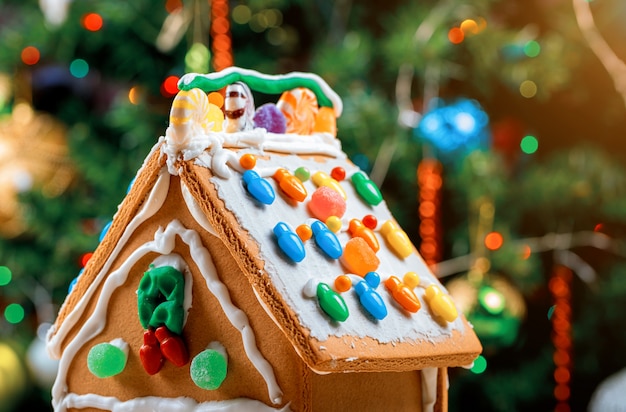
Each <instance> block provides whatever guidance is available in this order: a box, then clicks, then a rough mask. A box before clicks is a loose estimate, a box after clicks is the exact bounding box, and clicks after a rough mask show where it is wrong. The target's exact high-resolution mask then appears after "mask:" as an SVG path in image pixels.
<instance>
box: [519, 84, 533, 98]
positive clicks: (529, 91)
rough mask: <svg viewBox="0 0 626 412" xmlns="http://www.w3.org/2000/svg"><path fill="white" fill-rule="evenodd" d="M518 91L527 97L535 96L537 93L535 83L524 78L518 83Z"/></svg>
mask: <svg viewBox="0 0 626 412" xmlns="http://www.w3.org/2000/svg"><path fill="white" fill-rule="evenodd" d="M519 92H520V94H521V95H522V96H524V97H525V98H527V99H530V98H532V97H535V95H536V94H537V84H536V83H535V82H534V81H532V80H524V81H523V82H522V83H521V84H520V85H519Z"/></svg>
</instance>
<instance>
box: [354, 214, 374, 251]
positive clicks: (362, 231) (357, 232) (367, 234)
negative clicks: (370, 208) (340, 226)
mask: <svg viewBox="0 0 626 412" xmlns="http://www.w3.org/2000/svg"><path fill="white" fill-rule="evenodd" d="M348 233H350V235H352V236H353V237H361V238H363V239H364V240H365V241H366V242H367V244H368V245H369V246H370V247H371V248H372V250H373V251H374V252H378V250H379V249H380V244H379V243H378V238H377V237H376V234H375V233H374V232H373V231H372V229H370V228H368V227H366V226H365V225H364V224H363V222H361V221H360V220H359V219H352V220H350V224H349V226H348Z"/></svg>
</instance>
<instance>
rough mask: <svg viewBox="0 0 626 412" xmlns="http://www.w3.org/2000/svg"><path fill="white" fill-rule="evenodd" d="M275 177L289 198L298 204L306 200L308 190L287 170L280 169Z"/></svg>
mask: <svg viewBox="0 0 626 412" xmlns="http://www.w3.org/2000/svg"><path fill="white" fill-rule="evenodd" d="M273 177H274V179H275V180H276V182H278V186H280V188H281V189H282V191H283V192H285V194H286V195H287V196H289V197H290V198H292V199H294V200H297V201H298V202H302V201H303V200H304V199H306V196H307V192H306V188H305V187H304V185H303V184H302V182H301V181H300V179H298V178H297V177H295V176H294V175H292V174H291V173H289V171H288V170H287V169H283V168H278V169H277V170H276V172H274V176H273Z"/></svg>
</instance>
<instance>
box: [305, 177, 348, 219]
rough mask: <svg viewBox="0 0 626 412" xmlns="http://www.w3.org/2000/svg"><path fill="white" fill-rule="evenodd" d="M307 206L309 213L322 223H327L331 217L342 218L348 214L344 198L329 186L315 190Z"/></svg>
mask: <svg viewBox="0 0 626 412" xmlns="http://www.w3.org/2000/svg"><path fill="white" fill-rule="evenodd" d="M307 206H308V208H309V212H311V214H312V215H313V216H314V217H315V218H317V219H319V220H321V221H322V222H325V221H326V220H327V219H328V218H329V217H330V216H337V217H338V218H341V217H342V216H343V215H344V213H346V201H345V200H344V198H343V197H341V195H340V194H339V193H337V192H336V191H335V190H333V189H331V188H329V187H327V186H322V187H318V188H317V189H315V191H314V192H313V194H312V195H311V200H309V203H308V204H307Z"/></svg>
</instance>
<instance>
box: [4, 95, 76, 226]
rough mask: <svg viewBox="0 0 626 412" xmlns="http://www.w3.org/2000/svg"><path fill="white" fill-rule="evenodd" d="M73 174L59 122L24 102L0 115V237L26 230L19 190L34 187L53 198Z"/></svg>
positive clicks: (69, 180)
mask: <svg viewBox="0 0 626 412" xmlns="http://www.w3.org/2000/svg"><path fill="white" fill-rule="evenodd" d="M73 177H74V170H73V167H72V165H71V163H70V159H69V153H68V147H67V143H66V128H65V126H64V125H63V124H62V123H60V122H59V121H58V120H56V119H54V118H53V117H52V116H50V115H47V114H42V113H37V112H35V111H33V109H32V107H31V106H30V105H28V104H27V103H17V104H15V105H14V107H13V112H12V113H11V114H10V115H6V116H4V117H2V118H0V193H2V201H1V202H0V235H1V236H4V237H8V238H12V237H16V236H18V235H20V234H22V233H23V232H24V231H25V230H26V227H25V224H24V220H23V216H24V208H23V206H22V205H21V204H20V203H19V198H18V195H19V194H20V193H22V192H26V191H29V190H33V189H36V190H41V192H42V193H43V195H44V196H47V197H56V196H59V195H60V194H62V193H63V192H64V191H65V190H66V189H67V187H68V186H69V185H70V183H71V182H72V179H73Z"/></svg>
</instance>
